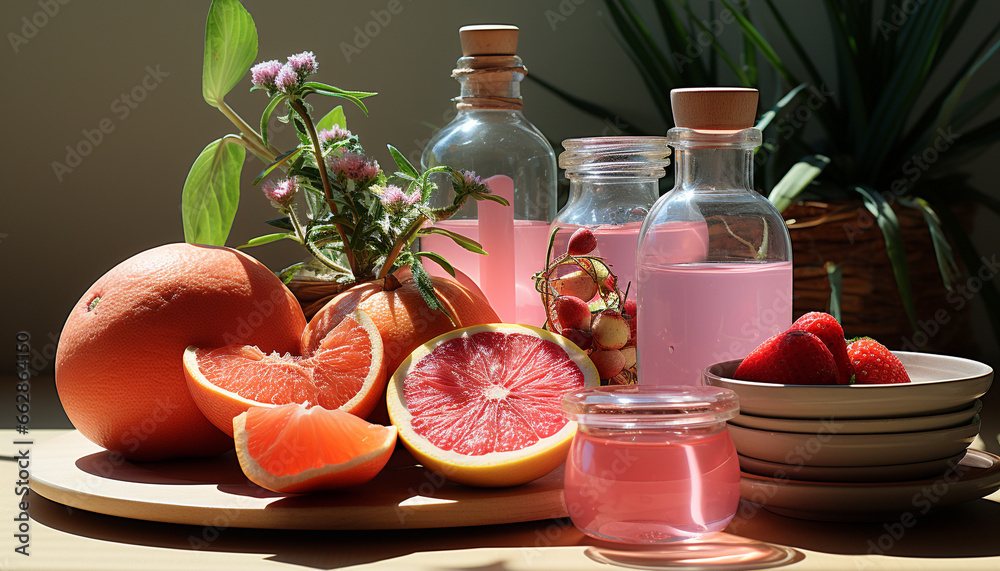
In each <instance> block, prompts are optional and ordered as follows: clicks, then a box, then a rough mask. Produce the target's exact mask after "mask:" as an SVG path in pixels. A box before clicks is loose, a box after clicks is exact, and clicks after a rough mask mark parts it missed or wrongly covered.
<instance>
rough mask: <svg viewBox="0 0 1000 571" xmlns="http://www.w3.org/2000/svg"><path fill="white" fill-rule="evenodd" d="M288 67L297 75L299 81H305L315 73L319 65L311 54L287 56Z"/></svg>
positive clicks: (303, 53)
mask: <svg viewBox="0 0 1000 571" xmlns="http://www.w3.org/2000/svg"><path fill="white" fill-rule="evenodd" d="M288 65H289V66H291V68H292V70H294V71H295V73H296V74H298V76H299V79H300V80H302V79H305V78H306V76H307V75H312V74H314V73H316V70H318V69H319V63H317V62H316V56H315V55H314V54H313V53H312V52H302V53H299V54H294V55H290V56H288Z"/></svg>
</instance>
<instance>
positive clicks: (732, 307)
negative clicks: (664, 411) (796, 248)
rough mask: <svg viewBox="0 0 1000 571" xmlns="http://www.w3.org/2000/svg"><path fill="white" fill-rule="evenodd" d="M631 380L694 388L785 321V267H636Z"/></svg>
mask: <svg viewBox="0 0 1000 571" xmlns="http://www.w3.org/2000/svg"><path fill="white" fill-rule="evenodd" d="M638 273H639V311H638V328H637V332H636V335H637V337H638V339H637V347H638V364H639V369H638V372H639V382H640V383H641V384H649V385H696V384H700V383H701V382H702V381H701V377H702V370H703V369H704V368H705V367H708V366H709V365H713V364H715V363H719V362H722V361H729V360H732V359H740V358H743V357H746V356H747V354H749V353H750V351H752V350H753V349H754V348H756V347H757V345H760V344H761V343H762V342H763V341H764V340H766V339H767V338H769V337H771V336H773V335H776V334H777V333H780V332H782V331H784V330H785V329H787V328H788V327H790V326H791V324H792V263H791V262H759V263H755V262H745V263H710V262H701V263H690V264H675V263H655V262H654V263H649V260H648V259H646V260H643V261H642V262H640V264H639V272H638Z"/></svg>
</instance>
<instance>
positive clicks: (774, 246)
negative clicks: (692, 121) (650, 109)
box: [636, 94, 792, 385]
mask: <svg viewBox="0 0 1000 571" xmlns="http://www.w3.org/2000/svg"><path fill="white" fill-rule="evenodd" d="M675 105H676V103H675ZM755 106H756V94H754V107H755ZM675 117H676V111H675ZM751 124H752V123H751ZM667 139H669V141H670V145H671V146H673V147H674V151H675V152H674V164H675V181H676V182H675V187H674V188H673V190H671V191H670V192H669V193H667V194H665V195H664V196H662V197H661V198H660V199H659V200H658V201H657V202H656V204H655V205H654V206H653V209H652V210H651V211H650V213H649V215H648V216H647V217H646V220H645V222H644V223H643V226H642V230H641V232H640V244H639V253H638V258H637V262H636V263H637V266H638V280H639V288H638V289H639V291H638V304H639V309H638V328H637V333H636V334H637V337H638V339H637V347H638V375H639V383H640V384H651V385H693V384H700V383H701V376H702V370H703V369H704V368H705V367H707V366H709V365H711V364H714V363H717V362H720V361H727V360H731V359H739V358H742V357H745V356H746V355H747V354H748V353H749V352H750V351H751V350H753V349H754V348H755V347H756V346H757V345H759V344H760V343H761V342H763V341H764V340H765V339H767V338H768V337H771V336H772V335H774V334H777V333H779V332H781V331H784V330H785V329H787V328H788V327H789V326H790V325H791V322H792V319H791V317H792V249H791V244H790V241H789V236H788V230H787V228H786V227H785V223H784V220H783V219H782V218H781V214H780V213H779V212H778V210H777V209H776V208H775V207H774V206H773V205H772V204H771V203H770V202H769V201H767V199H765V198H764V197H763V196H761V195H760V194H758V193H757V192H755V191H754V190H753V185H752V180H753V149H754V148H756V147H757V146H759V145H760V143H761V132H760V130H758V129H756V128H753V127H751V128H746V129H738V130H700V129H693V128H687V127H677V128H673V129H671V130H670V131H669V132H668V133H667Z"/></svg>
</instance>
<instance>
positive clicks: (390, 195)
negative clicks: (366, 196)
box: [372, 184, 420, 214]
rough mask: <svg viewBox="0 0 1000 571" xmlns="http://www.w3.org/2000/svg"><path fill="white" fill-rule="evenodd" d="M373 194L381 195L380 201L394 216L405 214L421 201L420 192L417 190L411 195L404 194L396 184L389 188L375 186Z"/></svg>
mask: <svg viewBox="0 0 1000 571" xmlns="http://www.w3.org/2000/svg"><path fill="white" fill-rule="evenodd" d="M372 192H374V193H375V194H378V195H379V200H381V201H382V205H383V206H385V209H386V210H388V211H389V212H391V213H393V214H398V213H400V212H404V211H405V210H407V209H408V208H410V207H411V206H413V205H414V204H416V203H417V202H419V201H420V190H419V189H415V190H414V191H413V192H411V193H410V194H406V193H405V192H403V189H401V188H399V187H398V186H396V185H394V184H390V185H389V186H385V187H382V186H373V187H372Z"/></svg>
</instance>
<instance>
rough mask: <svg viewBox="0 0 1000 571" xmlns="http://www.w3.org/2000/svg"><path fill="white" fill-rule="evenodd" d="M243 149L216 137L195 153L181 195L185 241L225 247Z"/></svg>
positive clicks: (238, 185) (237, 185)
mask: <svg viewBox="0 0 1000 571" xmlns="http://www.w3.org/2000/svg"><path fill="white" fill-rule="evenodd" d="M244 158H246V150H245V149H244V148H243V147H241V146H240V145H236V144H229V143H228V142H227V141H226V140H225V139H217V140H215V141H212V142H211V143H209V144H208V146H207V147H205V149H204V150H203V151H202V152H201V154H200V155H198V158H197V159H195V161H194V164H193V165H191V170H190V171H189V172H188V175H187V179H186V180H185V181H184V190H183V193H182V195H181V215H182V218H183V221H184V240H185V241H186V242H188V243H192V244H207V245H210V246H224V245H225V244H226V238H228V237H229V230H230V229H231V228H232V226H233V219H234V218H235V217H236V207H237V206H238V205H239V201H240V170H242V168H243V159H244Z"/></svg>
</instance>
